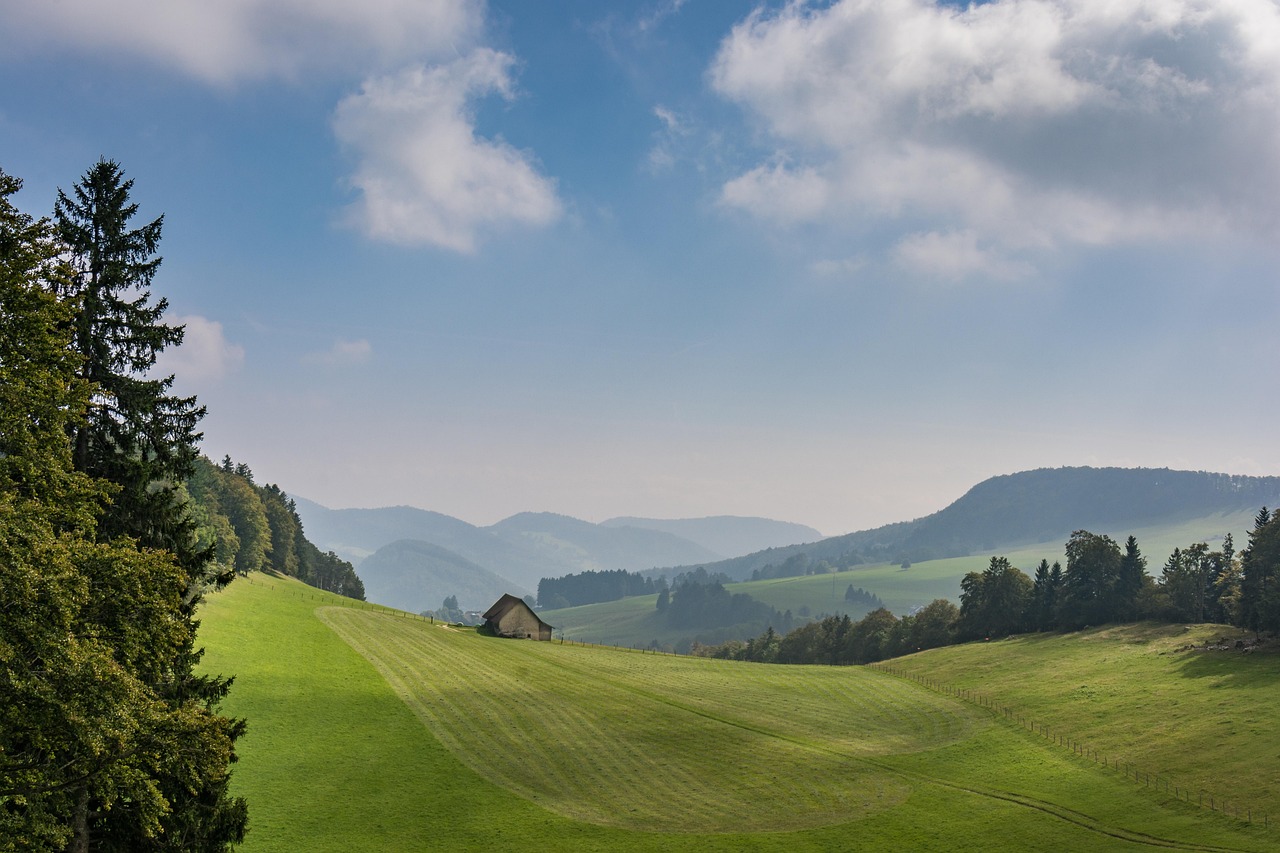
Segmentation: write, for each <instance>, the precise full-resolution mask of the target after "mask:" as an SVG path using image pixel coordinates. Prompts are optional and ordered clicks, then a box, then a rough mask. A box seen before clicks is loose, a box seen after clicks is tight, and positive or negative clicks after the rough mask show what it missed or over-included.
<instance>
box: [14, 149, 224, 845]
mask: <svg viewBox="0 0 1280 853" xmlns="http://www.w3.org/2000/svg"><path fill="white" fill-rule="evenodd" d="M20 188H21V181H20V180H18V179H17V178H14V177H11V176H9V175H7V174H5V173H4V172H2V171H0V847H5V848H9V849H14V848H16V849H22V850H32V851H62V850H69V851H73V853H87V851H89V850H96V851H174V852H175V853H176V851H222V850H226V849H227V848H228V847H230V846H231V845H233V844H236V843H238V842H240V841H241V840H242V839H243V837H244V834H245V829H246V826H247V820H248V809H247V805H246V803H245V801H244V800H243V799H242V798H238V797H233V796H231V795H230V793H229V791H228V787H227V786H228V781H229V778H230V765H231V763H232V762H233V761H234V760H235V749H234V747H235V742H236V740H237V739H238V738H239V737H240V736H241V735H242V734H243V733H244V731H245V723H244V721H243V720H237V719H232V718H229V717H226V716H223V715H221V714H220V713H219V712H218V705H219V702H220V701H221V700H222V699H223V698H224V697H225V696H226V695H227V692H228V690H229V689H230V687H231V679H230V678H223V677H220V676H209V675H203V674H200V673H199V672H197V669H196V667H197V664H198V663H199V660H200V657H201V654H202V650H201V649H199V648H197V647H196V645H195V641H196V629H197V627H198V625H199V622H198V620H197V619H196V613H197V609H198V607H199V604H200V602H201V600H202V597H203V596H204V595H205V594H206V593H207V592H208V591H210V590H214V589H218V588H220V587H222V586H224V585H226V584H227V583H229V582H230V581H231V580H232V578H233V577H234V573H233V572H232V571H231V570H230V569H229V568H228V566H227V565H226V564H225V563H221V562H219V561H218V560H217V559H216V554H215V550H214V549H213V548H211V547H208V546H207V545H204V544H202V542H201V540H200V539H199V537H198V535H197V524H196V521H195V520H194V519H193V517H192V515H191V514H190V513H189V512H188V511H187V503H186V498H185V496H184V495H183V493H182V485H183V484H184V483H185V482H186V481H187V480H188V479H189V478H190V477H191V476H192V474H193V472H194V470H195V466H196V459H197V457H198V451H197V449H196V446H197V442H198V441H199V439H200V433H199V432H197V426H198V424H199V421H200V419H201V418H202V417H203V415H204V413H205V410H204V408H203V407H202V406H199V405H197V402H196V400H195V398H194V397H181V396H177V395H174V394H173V393H172V384H173V379H174V377H172V376H168V377H163V378H157V377H153V376H151V375H150V371H151V370H152V368H153V367H154V365H155V363H156V357H157V355H158V354H159V353H160V352H161V351H162V350H164V349H165V348H166V347H169V346H174V345H177V344H179V343H181V341H182V337H183V329H182V327H181V326H175V325H170V324H168V323H166V322H165V321H164V313H165V311H166V309H167V307H168V306H167V302H166V301H165V300H164V299H163V298H160V299H156V298H154V297H153V296H152V293H151V285H152V280H153V279H154V277H155V275H156V273H157V271H158V269H159V267H160V258H159V256H158V255H157V250H158V244H159V240H160V235H161V230H162V226H163V217H160V218H157V219H154V220H152V221H150V222H143V223H140V224H135V221H134V220H135V217H136V215H137V212H138V206H137V205H136V204H135V203H133V202H131V200H130V191H131V188H132V182H131V181H128V180H126V179H125V178H124V174H123V172H122V170H121V169H120V167H119V166H118V165H117V164H116V163H114V162H111V161H108V160H102V161H99V162H98V163H96V164H95V165H94V166H93V167H92V168H91V169H89V171H88V172H86V173H85V174H84V176H83V177H82V178H81V179H80V180H79V182H77V183H76V184H75V185H74V186H73V187H72V191H71V192H70V193H69V194H68V193H64V192H63V191H61V190H59V191H58V193H57V197H56V199H55V200H54V203H53V213H52V216H51V217H46V218H41V219H35V218H33V217H32V216H30V215H27V214H25V213H23V212H21V211H20V210H18V208H17V207H16V206H15V205H14V203H13V201H12V197H13V196H14V194H15V193H17V192H18V191H19V189H20Z"/></svg>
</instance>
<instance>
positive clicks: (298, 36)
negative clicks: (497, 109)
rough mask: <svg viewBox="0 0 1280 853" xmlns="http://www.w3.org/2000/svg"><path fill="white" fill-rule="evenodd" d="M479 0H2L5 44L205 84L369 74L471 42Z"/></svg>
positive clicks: (1, 40) (0, 36)
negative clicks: (118, 61)
mask: <svg viewBox="0 0 1280 853" xmlns="http://www.w3.org/2000/svg"><path fill="white" fill-rule="evenodd" d="M482 11H483V6H482V4H481V3H479V2H476V0H361V2H359V3H352V2H348V0H217V2H208V0H165V2H160V3H157V2H155V0H113V2H109V3H104V2H100V0H44V2H18V3H5V4H0V45H4V47H5V49H6V50H7V51H10V52H17V51H25V50H28V49H42V48H47V47H49V46H58V47H63V46H65V47H72V48H74V49H79V50H85V51H87V52H91V53H98V54H107V55H127V56H135V57H142V58H144V59H147V60H150V61H152V62H156V63H159V64H161V65H164V66H166V67H170V68H175V69H178V70H179V71H181V72H182V73H184V74H187V75H189V76H191V77H193V78H196V79H198V80H201V81H204V82H206V83H212V84H218V85H226V84H231V83H235V82H238V81H242V80H256V79H263V78H288V79H296V78H300V77H301V76H302V75H304V74H312V73H320V74H329V73H334V72H339V73H340V72H346V73H350V72H353V71H354V72H356V73H368V72H369V71H370V70H371V69H373V68H390V67H396V66H399V65H402V64H404V63H406V62H410V61H416V60H421V59H422V58H423V57H425V56H443V55H445V54H447V53H449V52H452V51H453V50H454V48H455V46H457V45H459V44H463V46H465V43H466V42H468V41H470V40H472V39H473V38H474V36H475V35H476V33H477V32H478V30H479V29H480V25H481V23H482V20H481V19H482Z"/></svg>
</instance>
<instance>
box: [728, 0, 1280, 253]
mask: <svg viewBox="0 0 1280 853" xmlns="http://www.w3.org/2000/svg"><path fill="white" fill-rule="evenodd" d="M710 80H711V83H712V85H713V87H714V88H715V90H716V91H717V92H719V93H720V94H721V95H722V96H724V97H726V98H728V99H731V100H733V101H735V102H737V103H739V104H740V105H742V106H743V107H744V108H745V109H746V111H747V113H748V115H749V116H750V117H751V118H752V119H754V120H756V121H758V123H759V125H760V128H761V130H762V131H763V132H764V134H765V136H766V138H767V139H768V140H769V141H770V144H771V145H772V146H774V147H775V149H776V150H777V151H780V154H777V153H775V155H774V156H773V158H772V159H771V160H770V162H769V163H767V164H764V165H761V166H758V167H756V168H753V169H750V170H748V171H746V172H745V173H744V174H742V175H740V176H739V177H737V178H734V179H732V180H730V181H728V182H727V183H726V184H725V186H724V188H723V191H722V197H721V198H722V202H723V203H724V204H726V205H729V206H732V207H737V208H741V209H743V210H746V211H748V212H750V213H752V214H753V215H756V216H760V217H762V218H765V219H768V220H772V221H781V222H797V221H831V222H840V223H845V222H847V223H849V224H851V225H856V224H858V223H865V222H867V221H872V220H874V221H880V222H883V221H885V220H896V221H898V222H899V223H900V227H901V229H902V232H903V234H904V235H907V237H906V239H905V240H903V242H902V243H901V244H900V245H899V247H898V249H897V251H896V259H897V260H898V261H899V262H904V263H908V262H909V263H914V264H924V265H925V266H928V265H929V264H930V263H932V261H933V260H936V259H940V258H943V257H945V256H948V255H949V256H950V257H951V258H952V259H953V260H954V261H955V262H957V263H961V264H962V265H963V269H962V270H960V272H962V274H965V275H968V274H970V273H974V272H977V271H978V270H983V269H985V270H987V271H988V272H992V273H996V272H999V271H1000V270H1001V269H1004V270H1005V273H1006V274H1012V273H1013V272H1015V271H1016V270H1017V269H1018V267H1017V266H1016V264H1015V266H1012V267H1005V266H1004V264H1005V263H1006V262H1005V261H997V260H996V259H997V258H1000V257H1001V256H1002V254H1007V253H1008V252H1014V253H1017V252H1034V251H1041V250H1046V249H1053V248H1059V247H1063V246H1070V245H1114V244H1120V243H1131V242H1135V241H1152V240H1171V239H1185V238H1188V237H1190V238H1199V237H1205V236H1208V237H1213V236H1216V235H1220V234H1224V233H1227V232H1232V231H1236V232H1238V231H1244V232H1248V233H1252V234H1254V235H1255V236H1260V237H1262V238H1264V239H1270V238H1273V237H1274V236H1275V233H1276V231H1277V230H1280V147H1277V146H1276V145H1275V140H1276V139H1277V138H1280V6H1277V4H1275V3H1274V2H1270V0H1231V1H1230V2H1226V1H1225V0H996V2H991V3H984V4H971V5H968V6H961V7H955V6H950V5H947V6H942V5H938V4H935V3H933V2H928V0H841V2H836V3H834V4H832V5H830V6H829V7H813V6H810V5H808V4H806V3H803V2H801V3H794V4H790V5H788V6H786V7H785V8H784V9H783V10H781V11H779V12H777V13H776V14H765V13H759V12H758V13H756V14H754V15H753V16H751V17H750V18H748V19H747V20H746V21H744V22H743V23H741V24H740V25H738V26H737V27H735V28H734V30H733V31H732V32H731V33H730V35H729V36H727V37H726V38H725V39H724V41H723V42H722V44H721V46H720V51H719V53H718V55H717V57H716V59H715V61H714V63H713V64H712V67H711V69H710ZM935 232H936V233H935ZM921 233H926V234H930V235H931V236H915V237H912V236H910V235H913V234H917V235H918V234H921ZM978 246H983V247H984V248H983V249H981V250H978V248H977V247H978ZM1009 263H1013V262H1009Z"/></svg>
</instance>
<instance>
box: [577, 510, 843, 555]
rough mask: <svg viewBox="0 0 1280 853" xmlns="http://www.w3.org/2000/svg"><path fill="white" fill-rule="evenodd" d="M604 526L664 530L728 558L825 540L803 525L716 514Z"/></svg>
mask: <svg viewBox="0 0 1280 853" xmlns="http://www.w3.org/2000/svg"><path fill="white" fill-rule="evenodd" d="M600 524H601V525H602V526H604V527H643V528H646V529H649V530H661V531H663V532H665V533H671V534H673V535H675V536H680V537H682V538H684V539H688V540H689V541H691V542H696V543H697V544H699V545H701V546H702V547H704V548H706V549H707V550H708V551H713V552H715V553H717V554H720V555H721V556H722V557H724V558H731V557H740V556H742V555H744V554H751V553H754V552H756V551H763V550H765V549H766V548H778V547H781V546H784V545H794V544H796V543H797V542H816V541H818V540H819V539H821V538H822V534H821V533H820V532H818V531H817V530H814V529H813V528H812V527H807V526H806V525H803V524H793V523H792V522H789V521H775V520H773V519H771V518H754V517H744V516H737V515H716V516H710V517H708V518H635V517H632V516H621V517H618V518H610V519H608V520H607V521H602V522H600Z"/></svg>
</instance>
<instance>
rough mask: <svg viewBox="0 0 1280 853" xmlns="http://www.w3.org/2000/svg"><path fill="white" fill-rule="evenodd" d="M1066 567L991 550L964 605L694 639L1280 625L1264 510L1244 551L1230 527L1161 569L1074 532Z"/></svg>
mask: <svg viewBox="0 0 1280 853" xmlns="http://www.w3.org/2000/svg"><path fill="white" fill-rule="evenodd" d="M1065 550H1066V557H1067V565H1066V568H1065V569H1064V568H1063V567H1062V565H1061V563H1059V562H1054V563H1053V564H1050V563H1049V562H1048V561H1047V560H1041V561H1040V564H1039V566H1037V567H1036V569H1035V572H1034V577H1028V576H1027V574H1026V573H1025V572H1023V571H1022V570H1020V569H1018V568H1017V567H1015V566H1013V565H1012V564H1011V563H1010V562H1009V560H1008V559H1007V558H1006V557H1000V556H994V557H992V558H991V560H990V562H989V563H988V565H987V568H986V569H985V570H983V571H981V572H970V573H968V574H967V575H965V576H964V578H963V579H962V580H961V581H960V606H959V607H956V606H955V605H954V604H952V603H951V602H950V601H947V600H946V599H938V600H935V601H933V602H931V603H930V604H928V605H926V606H925V607H923V608H921V609H920V610H919V611H917V612H915V613H912V614H910V615H907V616H904V617H902V618H898V617H897V616H895V615H894V614H893V613H891V612H890V611H889V610H887V609H885V608H883V607H880V608H878V609H876V610H873V611H872V612H870V613H868V614H867V615H866V616H865V617H863V618H862V619H860V620H857V621H854V620H851V619H850V618H849V617H848V616H829V617H826V618H824V619H821V620H819V621H816V622H811V623H809V624H807V625H802V626H800V627H799V628H796V629H794V630H792V631H789V632H785V633H781V634H780V633H778V632H777V631H775V630H774V628H773V627H770V628H768V629H767V630H766V631H765V632H764V633H763V634H761V635H760V636H758V637H755V638H753V639H751V640H748V641H746V642H741V641H730V642H726V643H721V644H719V645H704V646H698V647H695V648H694V649H693V650H692V651H693V653H694V654H700V655H704V656H708V657H718V658H729V659H733V660H747V661H758V662H764V663H817V664H836V665H840V664H861V663H873V662H875V661H879V660H884V659H886V658H891V657H896V656H898V655H904V654H910V653H912V652H916V651H921V650H923V649H930V648H936V647H938V646H946V645H950V644H952V643H962V642H968V641H971V640H982V639H995V638H998V637H1006V636H1009V635H1011V634H1018V633H1026V632H1033V631H1056V630H1079V629H1081V628H1084V627H1087V626H1092V625H1102V624H1107V623H1113V622H1130V621H1136V620H1142V619H1149V620H1156V621H1164V622H1219V623H1223V624H1230V625H1236V626H1238V627H1242V628H1247V629H1249V630H1253V631H1258V632H1271V633H1275V632H1280V514H1272V513H1271V512H1270V511H1269V510H1268V509H1266V508H1265V507H1264V508H1263V509H1262V510H1261V511H1260V512H1259V513H1258V514H1257V516H1256V517H1255V519H1254V527H1253V529H1252V530H1251V531H1250V533H1249V542H1248V544H1247V546H1246V547H1245V549H1244V550H1243V551H1241V552H1239V553H1237V552H1236V550H1235V546H1234V543H1233V541H1232V537H1231V535H1230V534H1228V535H1227V536H1225V537H1224V538H1223V542H1222V547H1221V548H1219V549H1217V550H1210V548H1209V546H1208V545H1207V544H1206V543H1204V542H1199V543H1196V544H1194V545H1191V546H1189V547H1187V548H1176V549H1174V551H1173V553H1172V554H1171V555H1170V556H1169V559H1168V560H1167V561H1166V562H1165V564H1164V566H1163V568H1162V570H1161V573H1160V575H1159V577H1152V576H1151V575H1149V574H1148V573H1147V560H1146V558H1145V557H1144V556H1143V554H1142V551H1141V549H1140V548H1139V546H1138V541H1137V539H1136V538H1134V537H1133V536H1130V537H1129V538H1128V539H1127V540H1126V542H1125V544H1124V546H1123V548H1122V547H1121V546H1120V545H1119V544H1118V543H1117V542H1116V541H1115V540H1113V539H1112V538H1111V537H1109V536H1105V535H1099V534H1095V533H1091V532H1089V531H1087V530H1078V531H1076V532H1075V533H1073V534H1072V535H1071V538H1070V539H1069V540H1068V541H1067V544H1066V549H1065Z"/></svg>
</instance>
